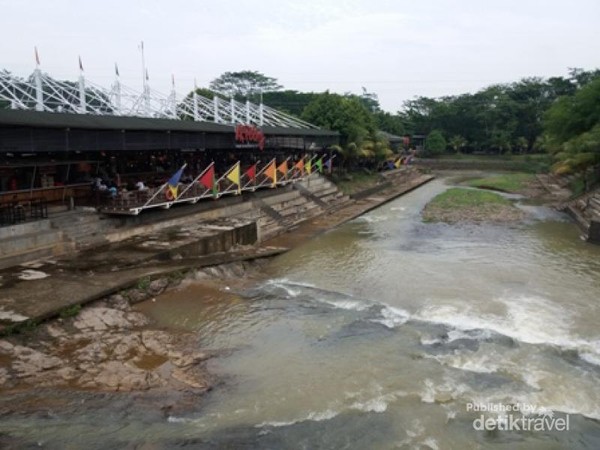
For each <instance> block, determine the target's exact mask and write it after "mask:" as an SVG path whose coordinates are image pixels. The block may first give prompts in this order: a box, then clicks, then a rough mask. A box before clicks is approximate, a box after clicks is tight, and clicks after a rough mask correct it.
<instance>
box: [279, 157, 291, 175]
mask: <svg viewBox="0 0 600 450" xmlns="http://www.w3.org/2000/svg"><path fill="white" fill-rule="evenodd" d="M277 170H279V171H280V172H281V173H282V174H283V176H284V177H285V176H286V175H287V172H288V163H287V159H286V160H285V161H284V162H282V163H281V164H279V166H277Z"/></svg>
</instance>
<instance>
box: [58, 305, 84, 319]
mask: <svg viewBox="0 0 600 450" xmlns="http://www.w3.org/2000/svg"><path fill="white" fill-rule="evenodd" d="M80 312H81V305H72V306H67V307H66V308H63V309H62V310H61V312H60V314H59V315H60V317H61V318H63V319H67V318H69V317H75V316H76V315H77V314H79V313H80Z"/></svg>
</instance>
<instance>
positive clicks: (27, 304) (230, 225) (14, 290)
mask: <svg viewBox="0 0 600 450" xmlns="http://www.w3.org/2000/svg"><path fill="white" fill-rule="evenodd" d="M432 178H433V177H432V176H430V175H421V174H420V173H418V172H417V171H415V170H413V169H404V170H399V171H394V173H390V174H389V175H388V176H387V181H385V182H383V183H381V184H380V185H379V186H377V187H376V189H375V190H371V191H369V192H368V193H366V194H365V195H362V196H359V198H358V199H350V198H349V197H347V196H345V195H343V194H342V193H341V192H340V191H339V190H338V189H337V187H336V186H335V185H333V184H332V183H330V182H329V181H327V180H326V179H324V178H322V177H317V176H315V177H313V178H311V179H309V180H308V181H305V182H303V183H302V184H300V183H299V184H298V185H295V186H292V185H289V186H286V187H285V188H284V189H282V190H279V189H278V190H277V191H275V190H272V191H266V192H257V193H255V194H251V195H249V196H240V197H237V198H232V199H230V201H229V202H227V203H218V202H217V203H215V202H212V203H210V202H209V203H208V204H209V205H211V206H212V208H208V207H207V206H204V205H203V206H200V208H199V210H192V209H191V207H188V208H187V209H186V210H185V211H184V209H183V208H181V209H180V208H177V209H175V208H174V209H173V210H172V211H163V213H165V215H166V216H168V217H166V218H165V219H164V220H161V221H155V222H153V221H152V220H151V219H152V217H151V216H150V215H149V216H146V217H142V216H141V217H135V218H130V219H132V221H133V222H132V223H125V224H124V223H123V222H122V219H111V218H108V219H104V220H103V219H101V218H99V219H97V220H98V226H97V227H96V228H93V227H91V228H89V230H88V233H87V235H81V236H80V237H77V236H75V235H74V232H73V230H71V227H69V226H67V225H66V224H65V226H64V227H63V228H61V229H59V230H58V231H59V237H60V238H61V239H62V238H63V237H64V236H71V237H70V238H69V239H70V245H71V247H73V248H78V249H80V251H79V253H78V254H77V255H76V256H74V257H63V258H45V259H41V260H38V261H36V262H33V263H26V264H21V265H19V266H15V265H11V267H10V268H6V269H4V270H3V271H2V272H0V292H1V294H2V295H1V296H0V327H4V328H6V327H8V328H9V329H10V328H12V327H14V325H15V324H20V323H25V322H31V321H34V322H37V321H40V320H43V319H46V318H49V317H52V316H54V315H57V314H59V313H60V312H61V311H64V310H65V309H66V308H69V307H73V306H74V305H82V304H85V303H89V302H91V301H94V300H97V299H100V298H103V297H106V296H109V295H111V294H114V293H116V292H119V291H121V290H123V289H127V288H131V287H135V286H136V284H139V280H140V279H148V280H150V279H155V278H161V277H167V278H168V277H169V276H170V275H169V274H171V276H175V277H179V276H181V274H182V273H183V272H186V271H188V270H192V269H198V268H202V267H207V266H214V265H219V264H226V263H231V262H236V261H248V260H253V259H258V258H265V257H270V256H273V255H276V254H278V253H281V252H283V251H286V250H287V248H289V247H290V246H292V245H294V243H296V242H299V241H300V240H302V239H304V238H306V237H309V236H312V235H314V234H315V233H318V232H321V231H324V230H326V229H330V228H332V227H334V226H336V225H339V224H340V223H343V222H345V221H347V220H350V219H352V218H354V217H357V216H359V215H361V214H364V213H365V212H367V211H369V210H371V209H373V208H376V207H377V206H379V205H381V204H383V203H385V202H386V201H389V200H391V199H393V198H395V197H397V196H398V195H401V194H403V193H406V192H408V191H410V190H412V189H415V188H416V187H418V186H420V185H421V184H423V183H426V182H427V181H429V180H431V179H432ZM76 213H77V211H74V212H72V213H71V214H72V215H73V216H75V215H76ZM186 213H187V214H186ZM88 214H89V213H88V212H86V213H85V214H84V216H85V215H88ZM156 216H157V214H156V215H154V217H156ZM61 220H64V219H63V218H61ZM73 223H78V222H77V221H76V220H74V221H73ZM90 223H91V222H90ZM88 226H89V225H88ZM290 230H293V231H292V232H288V231H290ZM13 231H14V230H13ZM55 231H56V230H55ZM94 243H96V244H102V245H93V244H94ZM34 253H35V252H34ZM7 260H10V257H9V258H5V261H7ZM173 274H175V275H173Z"/></svg>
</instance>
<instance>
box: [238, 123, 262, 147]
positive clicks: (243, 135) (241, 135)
mask: <svg viewBox="0 0 600 450" xmlns="http://www.w3.org/2000/svg"><path fill="white" fill-rule="evenodd" d="M235 140H236V142H240V143H243V144H249V143H256V144H258V148H259V149H261V150H263V149H264V148H265V135H264V133H263V132H262V131H260V130H259V129H258V128H256V127H255V126H252V125H238V126H236V127H235Z"/></svg>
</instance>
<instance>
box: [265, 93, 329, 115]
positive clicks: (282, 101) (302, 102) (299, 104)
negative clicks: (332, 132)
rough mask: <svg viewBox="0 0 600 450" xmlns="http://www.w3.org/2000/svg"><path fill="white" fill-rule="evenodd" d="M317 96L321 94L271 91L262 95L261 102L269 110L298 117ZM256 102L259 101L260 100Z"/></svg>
mask: <svg viewBox="0 0 600 450" xmlns="http://www.w3.org/2000/svg"><path fill="white" fill-rule="evenodd" d="M319 95H321V94H318V93H316V92H298V91H293V90H283V91H273V92H265V93H263V102H264V104H265V105H269V106H270V107H271V108H275V109H277V110H280V111H285V112H287V113H289V114H292V115H294V116H297V117H300V116H301V115H302V111H304V108H306V106H307V105H308V104H309V103H310V102H311V101H313V100H314V99H315V98H316V97H318V96H319ZM255 97H256V96H255ZM258 100H259V101H260V98H259V99H258ZM254 101H256V99H254Z"/></svg>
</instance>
